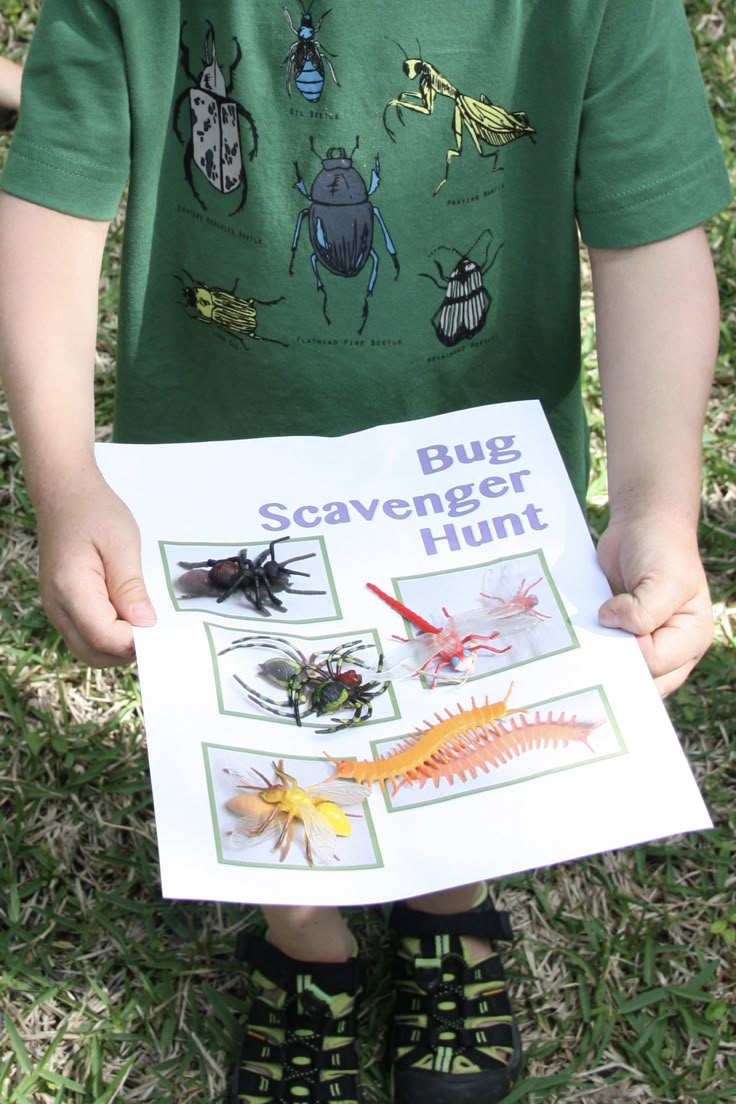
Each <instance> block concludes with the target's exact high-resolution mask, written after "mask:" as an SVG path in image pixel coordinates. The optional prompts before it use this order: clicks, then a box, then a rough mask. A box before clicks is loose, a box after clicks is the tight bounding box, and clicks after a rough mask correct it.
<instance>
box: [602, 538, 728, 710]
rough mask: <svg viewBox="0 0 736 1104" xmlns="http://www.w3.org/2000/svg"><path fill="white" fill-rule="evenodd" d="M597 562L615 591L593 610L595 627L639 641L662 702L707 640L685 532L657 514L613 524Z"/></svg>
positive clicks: (703, 596)
mask: <svg viewBox="0 0 736 1104" xmlns="http://www.w3.org/2000/svg"><path fill="white" fill-rule="evenodd" d="M598 559H599V561H600V564H601V567H602V568H603V570H604V572H605V574H606V577H607V578H608V581H609V583H610V584H611V588H612V590H613V591H614V594H615V597H614V598H609V600H608V601H607V602H604V603H603V605H602V606H601V608H600V610H599V618H600V621H601V624H602V625H605V626H607V627H608V628H621V629H625V630H626V631H627V632H630V633H633V634H634V635H635V636H636V637H637V638H638V641H639V645H640V647H641V650H642V652H643V655H644V658H645V660H646V661H647V665H648V667H649V670H650V671H651V673H652V676H653V678H654V681H655V684H656V686H657V689H658V690H659V692H660V694H661V695H662V697H663V698H664V697H666V696H667V695H668V694H670V693H672V691H673V690H676V689H677V687H678V686H680V685H681V684H682V683H683V682H684V681H685V679H686V678H687V676H688V675H689V673H690V671H691V670H692V669H693V667H694V666H695V664H696V663H697V662H698V661H699V660H700V658H701V657H702V656H703V655H704V653H705V652H706V651H707V650H708V648H709V646H710V643H711V640H712V638H713V607H712V604H711V599H710V593H709V590H708V582H707V580H706V577H705V572H704V571H703V565H702V563H701V562H700V555H699V553H698V548H697V543H696V539H695V535H694V533H693V532H692V528H691V527H689V526H682V527H680V526H678V525H677V524H672V523H671V522H668V520H667V519H662V518H661V517H658V518H654V517H651V518H647V519H646V520H645V521H636V522H630V523H626V522H617V523H612V524H610V525H609V526H608V528H607V529H606V531H605V533H604V534H603V536H602V537H601V539H600V542H599V544H598Z"/></svg>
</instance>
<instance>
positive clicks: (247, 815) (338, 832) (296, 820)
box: [225, 759, 370, 866]
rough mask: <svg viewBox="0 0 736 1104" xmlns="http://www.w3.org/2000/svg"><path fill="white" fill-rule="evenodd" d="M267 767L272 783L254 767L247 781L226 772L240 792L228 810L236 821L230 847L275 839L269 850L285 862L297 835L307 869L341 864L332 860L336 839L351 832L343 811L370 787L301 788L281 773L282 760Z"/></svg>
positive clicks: (339, 782)
mask: <svg viewBox="0 0 736 1104" xmlns="http://www.w3.org/2000/svg"><path fill="white" fill-rule="evenodd" d="M271 765H272V767H273V771H274V775H275V779H274V781H269V779H268V778H266V776H265V775H264V774H261V772H260V771H259V770H258V769H257V768H256V767H252V768H251V771H250V777H249V776H248V775H243V774H240V773H239V772H238V771H236V770H233V769H231V768H225V770H226V773H227V774H228V775H229V776H230V778H232V780H233V782H234V783H235V785H236V787H237V789H238V791H239V792H238V794H236V795H235V796H234V797H232V798H231V799H230V800H229V801H228V802H227V804H226V808H227V809H228V811H229V812H231V813H234V814H235V815H236V816H237V817H238V820H237V822H236V824H235V826H234V828H233V829H232V831H231V832H230V833H229V838H230V840H231V842H232V843H233V844H235V845H236V846H243V845H248V844H251V845H252V844H254V843H258V842H259V840H264V839H269V840H270V839H273V840H274V845H273V848H272V850H273V851H277V852H278V853H279V862H284V860H285V859H286V856H287V855H288V854H289V851H290V849H291V845H292V843H293V842H294V839H295V837H296V835H297V831H299V830H300V835H301V839H302V843H303V847H304V854H305V856H306V859H307V862H308V863H309V865H310V866H315V865H317V864H318V863H319V864H322V865H328V864H331V863H334V862H337V861H339V860H338V856H337V855H336V854H335V846H336V843H337V837H338V836H349V835H351V832H352V828H351V825H350V821H349V820H348V814H346V813H345V812H344V809H345V807H348V808H349V807H350V806H353V805H361V804H362V803H363V802H364V801H365V799H366V798H367V797H368V794H369V793H370V787H369V786H367V785H364V784H362V783H358V782H345V781H343V780H341V779H335V780H334V781H325V782H320V783H317V784H316V785H312V786H300V785H299V782H298V781H297V779H296V778H295V777H294V776H293V775H291V774H287V773H286V771H285V770H284V760H283V759H280V760H279V761H278V763H276V762H274V763H272V764H271ZM259 780H260V781H259Z"/></svg>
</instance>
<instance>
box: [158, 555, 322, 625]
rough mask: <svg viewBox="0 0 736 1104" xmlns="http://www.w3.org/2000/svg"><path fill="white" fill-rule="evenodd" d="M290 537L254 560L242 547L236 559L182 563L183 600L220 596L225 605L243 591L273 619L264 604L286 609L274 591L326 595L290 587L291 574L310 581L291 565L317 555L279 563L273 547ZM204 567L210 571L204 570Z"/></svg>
mask: <svg viewBox="0 0 736 1104" xmlns="http://www.w3.org/2000/svg"><path fill="white" fill-rule="evenodd" d="M285 540H289V537H279V538H278V539H277V540H272V541H271V543H270V544H269V546H268V548H265V549H264V550H263V552H260V553H259V555H258V556H256V558H255V559H251V558H250V557H249V556H248V549H247V548H241V549H240V551H239V552H238V554H237V556H228V557H226V558H225V559H222V560H200V561H198V562H193V563H188V562H186V561H184V560H180V561H179V565H178V566H179V567H183V568H184V569H185V574H184V575H180V576H179V578H178V579H177V586H178V587H179V589H180V590H181V591H183V592H184V593H183V597H185V598H196V597H201V596H203V595H212V596H214V595H217V601H218V602H224V601H225V600H226V599H227V598H229V597H230V596H231V595H232V594H234V593H235V591H236V590H239V591H241V592H242V593H243V594H244V595H245V597H246V598H247V600H248V601H249V602H250V604H251V605H252V606H254V607H255V608H256V609H257V610H258V611H259V612H260V613H263V614H264V615H265V616H270V614H269V611H268V610H267V609H266V607H265V605H264V602H266V601H268V602H269V604H270V605H272V606H273V607H274V609H276V610H285V609H286V607H285V605H284V603H283V602H282V601H281V600H280V599H279V598H277V597H276V594H275V591H285V592H286V593H287V594H325V593H326V592H325V591H324V590H294V589H293V588H292V587H291V586H290V583H291V576H292V575H302V576H303V577H304V578H307V579H308V578H309V573H308V572H306V571H294V570H293V569H292V568H290V567H289V566H288V565H289V564H291V563H296V562H297V560H309V559H311V558H312V556H315V555H316V552H307V553H305V554H304V555H303V556H292V557H291V559H289V560H284V561H283V562H282V563H279V562H278V560H277V559H276V553H275V551H274V546H275V545H277V544H280V543H281V542H282V541H285ZM204 568H209V570H208V571H204V570H203V569H204Z"/></svg>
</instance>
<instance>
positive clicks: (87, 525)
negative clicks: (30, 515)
mask: <svg viewBox="0 0 736 1104" xmlns="http://www.w3.org/2000/svg"><path fill="white" fill-rule="evenodd" d="M37 514H38V532H39V547H40V572H39V573H40V584H41V598H42V600H43V605H44V609H45V610H46V614H47V616H48V618H49V620H50V621H51V623H52V624H53V625H54V626H55V628H57V629H58V631H59V632H60V633H61V635H62V636H63V637H64V640H65V641H66V643H67V644H68V646H69V648H70V650H71V651H72V652H73V653H74V655H76V656H77V657H78V658H79V659H81V660H84V662H85V663H88V664H90V666H93V667H110V666H112V665H114V664H116V663H125V662H128V661H130V660H131V659H132V658H133V656H134V654H135V651H134V647H133V632H132V628H131V626H132V625H140V626H144V625H153V624H154V623H155V621H156V614H155V613H154V610H153V607H152V605H151V602H150V599H149V597H148V595H147V593H146V589H145V586H144V584H143V579H142V577H141V564H140V537H139V533H138V527H137V525H136V523H135V520H134V519H133V516H132V514H131V513H130V511H129V510H128V508H127V506H126V505H125V503H123V502H122V501H121V500H120V499H119V498H118V497H117V495H116V494H115V493H114V492H113V491H112V490H111V489H110V487H109V486H108V485H107V484H106V483H105V481H104V480H103V478H102V476H101V475H100V473H99V471H98V470H97V469H96V468H93V469H91V470H90V471H88V472H86V473H84V474H83V475H82V476H75V478H74V481H73V484H72V485H69V484H63V485H62V486H59V485H56V486H55V487H54V488H53V492H52V493H46V494H44V496H43V500H42V501H41V502H40V503H37Z"/></svg>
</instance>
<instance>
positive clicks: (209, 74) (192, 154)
mask: <svg viewBox="0 0 736 1104" xmlns="http://www.w3.org/2000/svg"><path fill="white" fill-rule="evenodd" d="M186 25H187V24H186V21H185V22H184V23H182V25H181V33H180V36H179V52H180V60H181V67H182V69H183V70H184V72H185V73H186V75H187V78H188V80H189V81H190V82H191V87H189V88H185V89H184V91H183V92H182V93H181V95H180V96H179V98H178V99H177V101H176V103H175V104H174V133H175V134H176V137H177V138H178V139H179V141H180V142H181V143H182V145H183V144H184V135H183V134H182V131H181V128H180V127H179V115H180V114H181V107H182V104H183V103H184V102H185V100H186V101H188V103H189V120H190V134H189V140H188V142H187V147H186V152H185V154H184V176H185V178H186V181H187V184H188V185H189V187H190V188H191V190H192V194H193V195H194V197H195V199H196V200H197V202H198V203H199V205H200V207H202V208H203V209H204V210H205V211H206V210H207V204H206V203H205V202H204V200H203V199H202V197H201V196H200V194H199V192H198V191H197V188H196V186H195V183H194V179H193V176H192V162H193V163H194V164H195V165H196V166H197V168H198V169H199V171H200V172H201V173H202V175H203V176H204V177H205V179H206V180H207V181H208V183H209V184H211V186H212V187H213V188H215V189H216V191H218V192H220V193H221V194H222V195H229V193H230V192H235V191H237V190H238V189H239V188H240V189H241V196H240V203H239V204H238V206H237V207H236V208H235V210H234V211H231V214H233V215H236V214H237V213H238V211H241V210H242V209H243V207H244V206H245V201H246V199H247V198H248V178H247V176H246V173H245V165H244V162H243V148H242V142H241V134H240V120H241V119H245V121H246V123H247V124H248V126H249V128H250V133H251V138H252V140H253V147H252V149H251V151H250V154H249V158H250V160H251V161H252V160H253V158H254V157H255V155H256V153H257V152H258V131H257V130H256V124H255V121H254V119H253V116H252V115H251V113H250V112H249V111H247V110H246V109H245V108H244V107H243V105H242V104H239V103H238V102H237V101H236V100H233V99H231V98H230V94H231V92H232V87H233V75H234V73H235V70H236V69H237V67H238V65H239V64H240V60H241V58H242V56H243V54H242V51H241V49H240V43H239V42H238V40H237V38H233V42H234V43H235V58H234V59H233V62H232V64H231V65H230V69H229V75H228V79H227V81H226V80H225V74H224V72H223V68H222V66H221V65H220V63H219V62H218V60H217V52H216V46H215V31H214V28H213V26H212V24H211V23H210V22H209V21H207V28H208V29H207V33H206V34H205V37H204V57H203V58H202V59H201V60H202V69H201V70H200V73H199V75H198V76H195V75H194V74H193V73H192V70H191V67H190V64H189V47H188V46H187V45H186V43H185V42H184V28H185V27H186Z"/></svg>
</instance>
